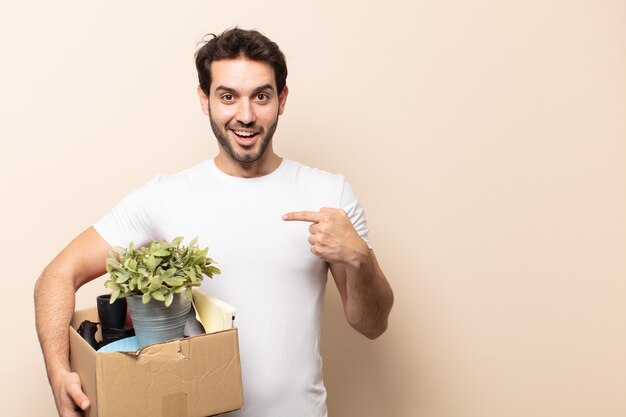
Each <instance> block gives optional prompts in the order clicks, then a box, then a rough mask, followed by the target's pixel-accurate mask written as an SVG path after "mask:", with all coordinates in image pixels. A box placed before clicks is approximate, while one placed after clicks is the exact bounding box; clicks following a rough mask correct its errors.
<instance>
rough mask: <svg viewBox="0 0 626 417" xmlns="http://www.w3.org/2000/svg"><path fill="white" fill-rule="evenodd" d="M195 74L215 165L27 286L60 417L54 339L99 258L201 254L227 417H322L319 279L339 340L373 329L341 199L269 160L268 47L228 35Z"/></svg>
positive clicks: (350, 214)
mask: <svg viewBox="0 0 626 417" xmlns="http://www.w3.org/2000/svg"><path fill="white" fill-rule="evenodd" d="M196 67H197V70H198V77H199V81H200V82H199V84H200V85H199V86H198V95H199V98H200V104H201V108H202V111H203V112H204V113H205V114H206V115H207V116H209V120H210V123H211V127H212V129H213V133H214V134H215V136H216V137H217V140H218V144H219V152H218V155H217V156H216V157H215V159H214V160H207V161H204V162H202V163H200V164H198V165H196V166H194V167H192V168H189V169H187V170H184V171H182V172H180V173H178V174H175V175H157V176H156V177H155V178H154V179H153V180H151V181H149V182H148V183H146V184H145V185H144V186H143V187H141V188H139V189H138V190H136V191H134V192H132V193H131V194H129V195H128V196H127V197H126V198H124V199H123V200H122V201H121V202H120V203H119V204H118V205H117V206H116V207H115V208H114V209H113V210H112V211H111V212H110V213H108V214H107V215H106V216H104V217H103V218H102V219H100V220H99V221H98V222H96V223H95V224H94V226H93V227H90V228H88V229H87V230H85V231H84V232H83V233H82V234H80V235H79V236H78V237H77V238H76V239H74V240H73V241H72V242H71V243H70V244H69V245H68V246H67V247H66V248H65V249H64V250H63V251H61V253H59V255H58V256H57V257H56V258H55V259H54V260H53V261H52V262H51V263H50V264H49V265H48V266H47V267H46V269H45V270H44V272H43V273H42V275H41V277H40V278H39V280H38V282H37V284H36V287H35V306H36V320H37V331H38V335H39V340H40V343H41V346H42V350H43V354H44V359H45V362H46V368H47V372H48V378H49V380H50V385H51V387H52V391H53V394H54V398H55V402H56V406H57V409H58V411H59V415H60V416H62V417H68V416H78V415H80V414H79V413H78V412H76V411H75V409H76V407H77V406H78V407H80V408H81V409H83V410H84V409H86V408H88V407H89V405H90V403H89V399H88V398H87V397H86V396H85V394H84V393H83V392H82V391H81V388H80V380H79V377H78V375H77V374H75V373H72V372H71V371H70V369H69V365H68V349H69V348H68V326H69V323H70V320H71V316H72V313H73V311H74V293H75V291H76V290H77V289H78V288H79V287H80V286H81V285H83V284H85V283H86V282H88V281H90V280H92V279H95V278H96V277H99V276H101V275H102V274H104V273H105V268H104V265H105V258H106V256H107V255H108V252H109V249H110V247H111V246H126V245H128V243H129V242H130V241H134V242H135V246H136V247H139V246H141V245H143V244H145V243H146V242H148V241H149V240H152V239H159V240H160V239H167V240H171V239H172V238H173V237H175V236H178V235H183V236H185V237H186V238H189V239H190V238H192V237H194V236H199V237H200V241H199V243H200V244H201V245H205V246H210V250H211V257H212V258H214V259H216V260H217V261H218V262H219V266H220V269H221V270H222V273H223V274H222V276H220V277H218V278H217V279H215V280H211V282H207V283H205V284H206V289H207V291H209V292H211V293H213V294H214V295H216V296H217V297H218V298H220V299H222V300H224V301H226V302H228V303H229V304H232V305H234V306H235V307H236V308H237V327H238V328H239V335H240V351H241V363H242V376H243V389H244V402H245V407H244V409H243V410H240V411H237V412H233V413H232V414H229V415H233V416H261V417H269V416H271V417H281V416H283V417H294V416H316V417H317V416H326V415H327V412H326V404H325V399H326V390H325V388H324V384H323V381H322V373H321V367H322V366H321V358H320V354H319V337H320V321H321V312H322V308H323V299H324V291H325V284H326V274H327V271H328V268H330V271H331V273H332V276H333V278H334V281H335V283H336V286H337V289H338V291H339V294H340V296H341V299H342V302H343V307H344V311H345V315H346V318H347V320H348V322H349V323H350V324H351V326H352V327H354V328H355V329H356V330H358V331H359V332H360V333H362V334H364V335H365V336H367V337H368V338H371V339H374V338H376V337H378V336H379V335H381V334H382V333H383V332H384V331H385V329H386V327H387V318H388V315H389V311H390V309H391V305H392V303H393V293H392V290H391V288H390V286H389V284H388V282H387V279H386V278H385V276H384V274H383V272H382V271H381V269H380V267H379V266H378V263H377V261H376V257H375V256H374V253H373V251H372V250H371V249H370V248H369V244H368V243H367V242H368V241H367V225H366V221H365V217H364V214H363V210H362V209H361V207H360V205H359V203H358V201H357V199H356V196H355V195H354V193H353V191H352V189H351V188H350V186H349V185H348V183H347V182H346V181H345V179H344V178H343V177H342V176H340V175H332V174H329V173H326V172H323V171H319V170H316V169H312V168H308V167H305V166H303V165H301V164H299V163H297V162H294V161H290V160H287V159H283V158H281V157H279V156H278V155H276V154H275V153H274V150H273V147H272V136H273V134H274V131H275V130H276V126H277V123H278V117H279V116H280V115H281V114H282V113H283V111H284V109H285V104H286V101H287V96H288V93H289V89H288V87H287V85H286V78H287V66H286V63H285V59H284V56H283V54H282V52H281V51H280V50H279V48H278V46H277V45H276V44H275V43H274V42H272V41H270V40H269V39H267V38H266V37H265V36H263V35H261V34H260V33H258V32H256V31H246V30H242V29H232V30H228V31H226V32H224V33H222V34H221V35H219V36H217V37H214V38H213V39H211V40H210V41H208V42H207V43H206V44H205V45H204V46H203V47H201V48H200V49H199V50H198V52H197V54H196Z"/></svg>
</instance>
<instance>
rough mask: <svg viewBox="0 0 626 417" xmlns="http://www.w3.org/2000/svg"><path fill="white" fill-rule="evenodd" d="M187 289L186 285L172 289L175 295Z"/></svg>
mask: <svg viewBox="0 0 626 417" xmlns="http://www.w3.org/2000/svg"><path fill="white" fill-rule="evenodd" d="M186 289H187V288H186V287H185V286H184V285H181V286H180V287H175V288H172V292H173V293H175V294H178V293H181V292H183V291H185V290H186Z"/></svg>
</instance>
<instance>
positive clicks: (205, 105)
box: [198, 84, 209, 116]
mask: <svg viewBox="0 0 626 417" xmlns="http://www.w3.org/2000/svg"><path fill="white" fill-rule="evenodd" d="M198 98H200V107H201V108H202V113H204V114H206V115H207V116H208V115H209V98H208V97H207V96H206V94H204V91H202V87H200V84H198Z"/></svg>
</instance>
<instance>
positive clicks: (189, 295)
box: [185, 287, 193, 300]
mask: <svg viewBox="0 0 626 417" xmlns="http://www.w3.org/2000/svg"><path fill="white" fill-rule="evenodd" d="M185 295H186V296H187V298H188V299H190V300H191V299H192V298H193V290H192V289H191V287H189V288H187V289H186V290H185Z"/></svg>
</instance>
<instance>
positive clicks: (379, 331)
mask: <svg viewBox="0 0 626 417" xmlns="http://www.w3.org/2000/svg"><path fill="white" fill-rule="evenodd" d="M385 331H387V321H386V320H385V322H384V323H383V324H382V325H381V326H379V327H378V328H375V329H370V330H369V331H367V332H361V334H363V336H365V337H367V338H368V339H369V340H376V339H378V338H379V337H380V336H382V335H383V333H385Z"/></svg>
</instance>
